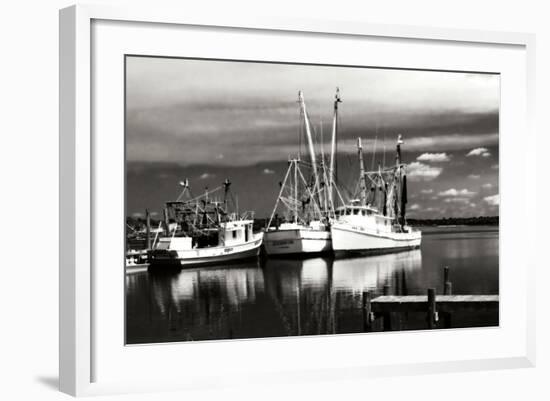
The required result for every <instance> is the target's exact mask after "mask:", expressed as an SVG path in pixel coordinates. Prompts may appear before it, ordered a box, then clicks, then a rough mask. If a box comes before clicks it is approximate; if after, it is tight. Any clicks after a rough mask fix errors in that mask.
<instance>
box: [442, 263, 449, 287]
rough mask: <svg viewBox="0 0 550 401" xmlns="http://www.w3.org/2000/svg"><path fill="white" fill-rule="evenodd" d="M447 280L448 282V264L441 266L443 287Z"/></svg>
mask: <svg viewBox="0 0 550 401" xmlns="http://www.w3.org/2000/svg"><path fill="white" fill-rule="evenodd" d="M448 282H449V266H445V267H444V268H443V288H445V286H446V285H447V283H448Z"/></svg>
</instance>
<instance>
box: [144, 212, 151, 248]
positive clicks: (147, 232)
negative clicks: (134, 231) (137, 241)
mask: <svg viewBox="0 0 550 401" xmlns="http://www.w3.org/2000/svg"><path fill="white" fill-rule="evenodd" d="M145 223H146V225H147V227H146V230H145V236H146V237H147V238H146V242H145V246H146V248H147V249H151V215H150V214H149V209H145Z"/></svg>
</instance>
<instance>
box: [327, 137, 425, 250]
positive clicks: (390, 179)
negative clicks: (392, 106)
mask: <svg viewBox="0 0 550 401" xmlns="http://www.w3.org/2000/svg"><path fill="white" fill-rule="evenodd" d="M402 144H403V140H402V137H401V135H399V137H398V139H397V146H396V158H395V160H396V162H395V166H392V167H390V168H382V167H381V166H378V171H369V172H365V169H364V163H363V148H362V144H361V138H358V140H357V149H358V156H359V189H360V191H359V194H360V196H359V199H352V200H351V201H350V202H348V203H347V204H346V205H344V206H340V207H339V208H337V210H336V213H335V214H336V218H335V220H334V221H333V222H332V224H331V234H332V247H333V249H334V252H335V254H336V256H339V255H346V254H350V253H362V254H376V253H388V252H396V251H401V250H408V249H415V248H419V247H420V242H421V239H422V234H421V232H420V231H418V230H415V229H413V228H412V227H411V226H409V225H408V224H407V221H406V218H405V216H406V213H405V212H406V205H407V175H406V165H405V164H404V163H402V162H401V145H402Z"/></svg>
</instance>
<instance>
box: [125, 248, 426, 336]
mask: <svg viewBox="0 0 550 401" xmlns="http://www.w3.org/2000/svg"><path fill="white" fill-rule="evenodd" d="M421 264H422V259H421V253H420V251H419V250H415V251H410V252H403V253H399V254H389V255H381V256H370V257H361V258H353V259H338V260H333V259H330V258H313V259H306V260H296V259H288V260H284V259H268V260H267V261H265V262H264V263H263V264H261V262H260V260H257V261H253V262H247V263H244V264H239V265H231V266H228V267H224V266H217V267H212V268H201V269H195V270H182V271H181V272H179V273H174V274H150V273H147V272H144V273H142V274H134V275H129V276H128V277H127V290H128V302H127V308H128V319H127V324H128V340H129V342H151V341H159V340H158V339H152V338H150V337H151V336H159V335H160V337H161V340H160V341H175V340H182V339H183V340H190V339H193V340H196V339H217V338H236V337H266V336H281V335H286V336H292V335H311V334H330V333H338V332H342V330H343V329H341V328H339V324H338V322H339V320H341V318H342V317H343V316H345V314H346V313H349V312H350V311H352V312H353V313H354V314H357V313H359V311H360V306H361V294H362V292H363V291H366V290H369V291H373V292H374V293H377V292H379V290H380V289H381V288H382V287H383V286H384V285H385V284H387V283H392V287H394V288H395V289H396V291H397V292H398V293H406V292H407V290H406V289H407V284H406V283H407V275H408V274H410V273H411V272H413V271H414V270H416V269H420V267H421ZM147 296H148V297H149V298H150V299H149V300H148V302H145V300H146V299H147ZM346 311H347V312H346ZM154 322H157V323H160V324H155V323H154ZM347 326H349V325H347ZM360 329H361V325H360V322H358V324H357V325H355V326H354V327H347V329H346V332H350V331H360ZM135 333H137V334H138V335H137V336H136V335H135ZM255 333H256V334H255ZM132 335H133V336H132ZM147 338H149V339H148V340H146V339H147Z"/></svg>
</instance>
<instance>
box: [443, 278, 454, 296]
mask: <svg viewBox="0 0 550 401" xmlns="http://www.w3.org/2000/svg"><path fill="white" fill-rule="evenodd" d="M444 294H445V295H453V284H452V283H451V282H450V281H446V282H445V291H444Z"/></svg>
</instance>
